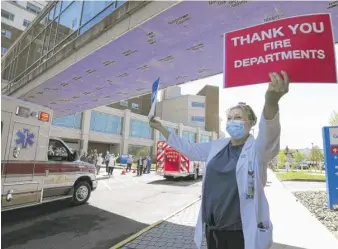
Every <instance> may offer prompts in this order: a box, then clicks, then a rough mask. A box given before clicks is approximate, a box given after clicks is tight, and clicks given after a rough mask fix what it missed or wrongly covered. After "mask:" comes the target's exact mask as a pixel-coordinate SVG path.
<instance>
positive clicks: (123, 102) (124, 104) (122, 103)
mask: <svg viewBox="0 0 338 249" xmlns="http://www.w3.org/2000/svg"><path fill="white" fill-rule="evenodd" d="M120 106H128V100H121V101H120Z"/></svg>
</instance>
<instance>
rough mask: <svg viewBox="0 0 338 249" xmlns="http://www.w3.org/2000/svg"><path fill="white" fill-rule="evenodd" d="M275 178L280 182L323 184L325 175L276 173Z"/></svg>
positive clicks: (290, 172) (299, 172) (295, 172)
mask: <svg viewBox="0 0 338 249" xmlns="http://www.w3.org/2000/svg"><path fill="white" fill-rule="evenodd" d="M276 176H277V178H278V179H279V180H280V181H289V180H309V181H311V180H312V181H313V180H317V181H323V182H325V175H311V174H307V173H306V172H301V171H294V172H292V171H289V172H276Z"/></svg>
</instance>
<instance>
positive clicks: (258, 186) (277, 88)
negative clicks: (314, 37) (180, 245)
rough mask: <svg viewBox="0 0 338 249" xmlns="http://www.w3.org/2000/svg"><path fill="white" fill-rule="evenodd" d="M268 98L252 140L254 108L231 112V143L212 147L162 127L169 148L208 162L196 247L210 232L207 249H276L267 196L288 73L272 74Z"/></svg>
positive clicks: (155, 124)
mask: <svg viewBox="0 0 338 249" xmlns="http://www.w3.org/2000/svg"><path fill="white" fill-rule="evenodd" d="M269 76H270V79H271V82H270V83H269V87H268V90H267V92H266V94H265V104H264V109H263V114H262V116H261V120H260V123H259V133H258V136H257V138H256V139H255V138H254V137H253V136H252V135H250V133H249V132H250V130H251V128H252V127H253V126H254V125H255V124H256V121H257V118H256V115H255V113H254V112H253V110H252V109H251V107H250V106H248V105H246V104H245V103H239V104H238V105H237V106H235V107H233V108H231V109H230V110H229V111H228V112H227V124H226V130H227V132H228V133H229V135H230V138H225V139H219V140H215V141H211V142H208V143H191V142H187V141H185V140H183V139H182V138H180V137H179V136H177V135H175V133H170V132H169V131H168V130H167V129H166V128H165V127H164V126H163V125H162V124H161V123H160V122H159V121H157V120H156V119H152V120H151V121H150V126H151V127H152V128H154V129H157V130H159V131H160V132H161V133H162V134H163V136H164V137H166V138H167V143H168V144H169V145H170V146H172V147H173V148H175V149H177V150H178V151H180V152H181V153H182V154H184V155H186V156H187V157H188V158H189V159H190V160H194V161H206V169H205V175H204V177H203V183H202V202H201V209H200V212H199V217H198V221H197V225H196V229H195V237H194V239H195V243H196V245H197V247H198V248H200V247H201V243H202V234H203V229H205V234H206V240H207V245H208V249H268V248H270V246H271V245H272V228H273V227H272V224H271V221H270V212H269V205H268V202H267V199H266V197H265V193H264V186H265V184H266V180H267V179H266V178H267V165H268V163H269V161H270V160H271V159H272V158H273V157H275V156H276V155H277V153H278V152H279V144H280V122H279V106H278V103H279V100H280V99H281V97H282V96H283V95H284V94H286V93H287V92H288V90H289V79H288V75H287V74H286V73H285V72H283V71H282V72H281V76H282V77H281V76H280V75H279V74H278V73H271V74H270V75H269Z"/></svg>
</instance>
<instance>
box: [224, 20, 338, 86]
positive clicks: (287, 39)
mask: <svg viewBox="0 0 338 249" xmlns="http://www.w3.org/2000/svg"><path fill="white" fill-rule="evenodd" d="M223 69H224V87H236V86H244V85H252V84H258V83H266V82H269V81H270V79H269V76H268V74H269V73H270V72H280V71H282V70H284V71H286V72H287V73H288V74H289V76H290V79H291V81H292V82H294V83H337V74H336V67H335V51H334V39H333V33H332V25H331V16H330V14H315V15H305V16H297V17H291V18H284V19H279V20H276V21H272V22H268V23H264V24H260V25H257V26H253V27H249V28H245V29H241V30H236V31H232V32H229V33H226V34H225V35H224V68H223Z"/></svg>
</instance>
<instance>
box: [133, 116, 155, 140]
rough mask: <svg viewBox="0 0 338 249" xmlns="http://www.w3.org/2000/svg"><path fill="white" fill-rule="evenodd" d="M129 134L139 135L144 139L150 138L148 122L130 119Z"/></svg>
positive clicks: (150, 131)
mask: <svg viewBox="0 0 338 249" xmlns="http://www.w3.org/2000/svg"><path fill="white" fill-rule="evenodd" d="M129 135H130V136H131V137H139V138H145V139H152V138H153V136H152V129H151V128H150V126H149V123H148V122H144V121H140V120H136V119H131V120H130V127H129Z"/></svg>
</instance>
